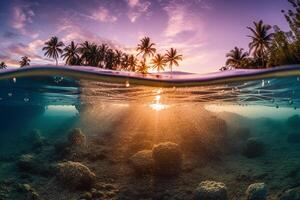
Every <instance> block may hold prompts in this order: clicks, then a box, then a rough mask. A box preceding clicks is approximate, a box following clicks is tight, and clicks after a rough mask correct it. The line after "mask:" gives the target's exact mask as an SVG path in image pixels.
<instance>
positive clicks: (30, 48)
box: [0, 40, 52, 66]
mask: <svg viewBox="0 0 300 200" xmlns="http://www.w3.org/2000/svg"><path fill="white" fill-rule="evenodd" d="M44 43H45V41H43V40H33V41H31V42H30V43H29V44H23V43H21V42H20V43H15V44H10V45H8V46H7V47H3V48H2V53H3V54H1V55H0V59H1V60H3V61H4V62H6V63H7V64H8V65H11V66H18V61H19V59H20V58H21V57H22V56H27V57H29V58H30V60H31V63H32V64H41V63H45V61H52V60H50V59H48V58H45V57H42V56H41V55H40V52H41V49H42V46H43V45H44Z"/></svg>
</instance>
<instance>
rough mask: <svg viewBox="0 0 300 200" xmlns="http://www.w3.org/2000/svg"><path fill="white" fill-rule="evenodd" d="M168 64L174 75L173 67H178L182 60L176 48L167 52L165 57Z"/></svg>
mask: <svg viewBox="0 0 300 200" xmlns="http://www.w3.org/2000/svg"><path fill="white" fill-rule="evenodd" d="M165 60H166V63H168V64H169V66H170V68H171V75H172V73H173V65H175V66H178V65H179V63H178V61H180V60H182V55H178V54H177V50H176V49H174V48H171V49H170V50H167V53H166V55H165Z"/></svg>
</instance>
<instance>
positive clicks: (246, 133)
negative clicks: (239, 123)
mask: <svg viewBox="0 0 300 200" xmlns="http://www.w3.org/2000/svg"><path fill="white" fill-rule="evenodd" d="M250 137H251V132H250V130H249V129H248V128H239V129H237V131H236V132H235V135H234V138H236V139H238V140H247V139H249V138H250Z"/></svg>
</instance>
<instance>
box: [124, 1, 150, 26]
mask: <svg viewBox="0 0 300 200" xmlns="http://www.w3.org/2000/svg"><path fill="white" fill-rule="evenodd" d="M127 3H128V7H129V11H128V13H127V16H128V18H129V20H130V21H131V22H132V23H134V22H135V21H136V20H137V19H138V18H139V17H141V16H142V15H143V14H145V13H148V11H149V7H150V6H151V3H150V1H142V0H127Z"/></svg>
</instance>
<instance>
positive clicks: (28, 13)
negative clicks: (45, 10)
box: [11, 5, 38, 38]
mask: <svg viewBox="0 0 300 200" xmlns="http://www.w3.org/2000/svg"><path fill="white" fill-rule="evenodd" d="M34 16H35V13H34V11H33V10H32V9H30V7H29V6H27V5H23V6H15V7H13V8H12V21H11V26H12V27H13V28H14V29H16V30H17V31H19V32H20V33H21V34H23V35H26V36H30V37H32V38H37V37H38V33H35V32H33V31H30V30H28V29H27V25H28V24H31V23H33V17H34Z"/></svg>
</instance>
